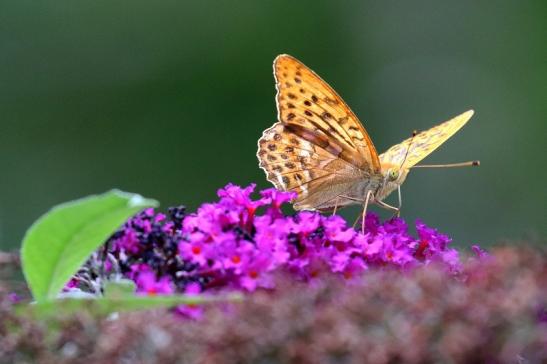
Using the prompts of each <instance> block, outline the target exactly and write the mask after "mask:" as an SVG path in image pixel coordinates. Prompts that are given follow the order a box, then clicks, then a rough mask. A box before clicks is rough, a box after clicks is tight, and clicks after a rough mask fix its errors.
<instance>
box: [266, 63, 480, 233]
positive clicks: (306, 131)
mask: <svg viewBox="0 0 547 364" xmlns="http://www.w3.org/2000/svg"><path fill="white" fill-rule="evenodd" d="M273 69H274V77H275V82H276V89H277V95H276V102H277V119H278V122H276V123H275V124H274V125H273V126H272V127H270V128H269V129H266V130H265V131H264V132H263V134H262V137H261V138H260V139H259V140H258V153H257V157H258V160H259V166H260V168H262V169H263V170H264V172H265V173H266V178H267V179H268V181H270V182H271V183H273V185H274V186H275V187H276V188H277V189H279V190H282V191H293V192H296V193H297V195H298V197H297V198H296V199H295V201H293V203H294V208H295V209H296V210H320V211H331V210H332V211H334V212H335V211H336V209H337V208H339V207H343V206H348V205H353V204H361V205H363V206H364V211H363V215H362V216H363V223H362V225H363V226H364V216H365V213H366V208H367V206H368V204H369V203H374V204H376V205H379V206H380V207H383V208H386V209H389V210H392V211H394V212H395V213H396V214H399V212H400V209H401V204H402V201H401V193H400V191H401V190H400V186H401V184H402V183H403V182H404V181H405V179H406V177H407V175H408V172H409V171H410V169H411V168H413V167H420V166H417V165H416V164H417V163H418V162H420V161H421V160H422V159H423V158H425V157H426V156H427V155H429V154H430V153H431V152H433V151H434V150H435V149H437V148H438V147H439V146H440V145H441V144H443V143H444V142H445V141H446V140H447V139H448V138H450V137H451V136H452V135H454V133H456V132H457V131H458V130H459V129H460V128H461V127H462V126H464V125H465V123H467V121H468V120H469V119H470V118H471V116H472V115H473V110H469V111H466V112H464V113H463V114H461V115H458V116H456V117H454V118H453V119H450V120H448V121H446V122H444V123H442V124H440V125H437V126H435V127H433V128H431V129H429V130H426V131H423V132H420V133H415V134H414V135H412V137H410V138H408V139H406V140H404V141H403V142H401V143H399V144H396V145H394V146H392V147H391V148H389V149H388V150H387V151H386V152H385V153H383V154H381V155H378V153H377V152H376V148H375V147H374V144H373V143H372V140H371V139H370V136H369V135H368V134H367V131H366V130H365V128H364V127H363V124H362V123H361V122H360V121H359V119H358V118H357V116H356V115H355V114H354V113H353V111H351V109H350V108H349V107H348V105H346V103H345V102H344V100H342V98H341V97H340V96H338V94H337V93H336V92H335V91H334V90H333V89H332V88H331V87H330V86H329V85H328V84H327V83H326V82H325V81H323V80H322V79H321V78H320V77H319V76H318V75H317V74H316V73H315V72H313V71H312V70H311V69H309V68H308V67H306V66H305V65H304V64H303V63H302V62H300V61H298V60H297V59H296V58H294V57H292V56H289V55H286V54H282V55H279V56H278V57H277V58H276V59H275V60H274V63H273ZM464 165H478V161H473V162H465V163H457V164H453V165H444V166H447V167H452V166H464ZM423 167H425V166H423ZM429 167H440V166H429ZM395 190H398V191H399V206H398V207H395V206H391V205H389V204H387V203H385V202H384V201H383V200H384V199H385V198H386V197H387V196H388V195H389V194H390V193H391V192H393V191H395Z"/></svg>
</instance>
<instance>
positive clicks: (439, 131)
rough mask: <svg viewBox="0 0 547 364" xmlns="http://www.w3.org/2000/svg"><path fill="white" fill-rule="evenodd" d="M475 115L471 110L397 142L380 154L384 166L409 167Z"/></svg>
mask: <svg viewBox="0 0 547 364" xmlns="http://www.w3.org/2000/svg"><path fill="white" fill-rule="evenodd" d="M471 116H473V110H469V111H466V112H464V113H463V114H460V115H458V116H456V117H455V118H453V119H450V120H448V121H445V122H444V123H442V124H439V125H437V126H435V127H433V128H431V129H429V130H426V131H423V132H421V133H419V134H417V135H415V136H414V137H411V138H408V139H406V140H405V141H403V142H401V143H399V144H396V145H394V146H392V147H391V148H389V149H388V150H387V151H386V152H385V153H383V154H381V155H380V161H381V163H382V166H390V167H395V168H400V169H408V168H411V167H412V166H414V165H415V164H416V163H418V162H420V161H421V160H422V159H424V158H425V157H427V156H428V155H429V154H430V153H431V152H433V151H434V150H435V149H437V148H438V147H439V146H440V145H441V144H443V143H444V142H445V141H446V140H447V139H448V138H450V137H451V136H452V135H454V133H456V132H457V131H458V130H459V129H460V128H461V127H462V126H464V125H465V123H467V121H468V120H469V119H470V118H471Z"/></svg>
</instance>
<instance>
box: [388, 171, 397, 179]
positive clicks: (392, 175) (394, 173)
mask: <svg viewBox="0 0 547 364" xmlns="http://www.w3.org/2000/svg"><path fill="white" fill-rule="evenodd" d="M397 178H399V172H398V171H396V170H394V169H391V170H390V171H389V179H390V180H392V181H395V180H396V179H397Z"/></svg>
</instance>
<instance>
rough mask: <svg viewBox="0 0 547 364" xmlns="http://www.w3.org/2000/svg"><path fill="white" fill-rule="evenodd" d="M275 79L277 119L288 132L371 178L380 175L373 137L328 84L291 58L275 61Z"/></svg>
mask: <svg viewBox="0 0 547 364" xmlns="http://www.w3.org/2000/svg"><path fill="white" fill-rule="evenodd" d="M274 76H275V80H276V88H277V109H278V118H279V121H280V122H281V123H283V124H284V125H285V126H286V127H287V130H288V131H290V132H292V133H293V134H295V135H298V136H300V137H301V138H302V139H304V140H306V141H309V142H310V143H312V144H317V145H320V146H321V147H322V148H323V149H324V150H325V151H327V152H328V153H329V154H331V155H332V157H333V158H338V159H342V160H345V161H347V162H349V163H351V164H353V165H355V166H356V167H357V168H359V169H360V170H362V171H364V172H366V173H368V174H370V175H372V174H378V173H380V162H379V159H378V155H377V152H376V149H375V148H374V145H373V144H372V141H371V140H370V137H369V136H368V134H367V132H366V131H365V129H364V127H363V126H362V124H361V123H360V121H359V120H358V119H357V117H356V116H355V114H354V113H353V112H352V111H351V110H350V108H349V107H348V106H347V105H346V103H345V102H344V101H343V100H342V98H341V97H340V96H338V94H337V93H336V92H335V91H334V90H333V89H332V88H331V87H330V86H329V85H328V84H327V83H326V82H325V81H323V80H322V79H321V78H320V77H319V76H317V75H316V74H315V73H314V72H313V71H312V70H310V69H309V68H307V67H306V66H305V65H304V64H302V63H301V62H300V61H298V60H296V59H295V58H293V57H291V56H288V55H280V56H278V57H277V58H276V59H275V61H274Z"/></svg>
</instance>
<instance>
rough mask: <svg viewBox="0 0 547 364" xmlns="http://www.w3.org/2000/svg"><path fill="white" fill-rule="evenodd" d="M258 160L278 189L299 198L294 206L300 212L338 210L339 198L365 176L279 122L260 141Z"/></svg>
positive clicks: (265, 132)
mask: <svg viewBox="0 0 547 364" xmlns="http://www.w3.org/2000/svg"><path fill="white" fill-rule="evenodd" d="M258 159H259V161H260V164H259V166H260V167H261V168H262V169H263V170H264V171H265V172H266V177H267V179H268V181H270V182H271V183H273V185H274V186H275V187H276V188H277V189H279V190H283V191H293V192H296V193H297V194H298V198H297V200H296V202H295V204H294V206H295V208H296V209H298V210H302V209H319V208H325V207H329V206H334V205H335V203H336V201H334V199H335V198H336V196H337V195H340V194H341V193H343V192H344V191H345V190H347V189H348V188H350V187H351V185H352V184H354V183H355V181H356V180H358V179H359V178H360V176H361V173H360V172H359V170H358V169H357V168H356V167H355V166H354V165H353V164H351V163H348V162H346V161H344V160H342V159H339V158H337V157H334V156H333V155H332V154H331V153H330V152H329V151H327V150H325V149H323V148H322V147H321V146H320V145H317V144H314V143H311V142H309V141H308V140H306V139H304V138H302V137H300V136H299V135H297V134H295V133H293V132H292V131H291V130H290V129H289V128H287V127H286V126H285V125H284V124H282V123H279V122H278V123H275V124H274V125H273V126H272V127H271V128H269V129H266V130H265V131H264V133H263V134H262V137H261V138H260V139H259V141H258ZM340 205H341V203H340Z"/></svg>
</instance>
